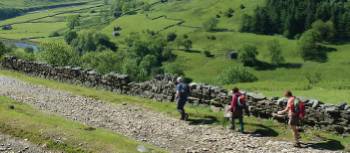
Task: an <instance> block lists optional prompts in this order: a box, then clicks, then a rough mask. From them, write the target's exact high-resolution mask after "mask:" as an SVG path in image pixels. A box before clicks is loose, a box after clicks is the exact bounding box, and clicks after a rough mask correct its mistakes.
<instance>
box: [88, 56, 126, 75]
mask: <svg viewBox="0 0 350 153" xmlns="http://www.w3.org/2000/svg"><path fill="white" fill-rule="evenodd" d="M122 59H123V58H122V57H121V56H120V55H118V54H117V53H115V52H112V51H102V52H89V53H86V54H85V55H83V56H82V57H81V61H82V66H83V67H84V68H91V69H95V70H96V71H97V72H99V73H102V74H106V73H109V72H118V73H121V72H122V68H121V63H122Z"/></svg>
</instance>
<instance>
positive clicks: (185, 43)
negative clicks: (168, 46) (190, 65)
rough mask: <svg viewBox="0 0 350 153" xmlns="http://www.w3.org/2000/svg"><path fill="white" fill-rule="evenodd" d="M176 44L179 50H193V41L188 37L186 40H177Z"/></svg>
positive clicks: (179, 38)
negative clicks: (181, 48)
mask: <svg viewBox="0 0 350 153" xmlns="http://www.w3.org/2000/svg"><path fill="white" fill-rule="evenodd" d="M176 44H177V47H178V48H180V47H183V48H184V49H185V50H186V51H189V50H191V48H192V40H191V39H189V38H188V37H187V36H186V37H184V38H181V37H178V38H176Z"/></svg>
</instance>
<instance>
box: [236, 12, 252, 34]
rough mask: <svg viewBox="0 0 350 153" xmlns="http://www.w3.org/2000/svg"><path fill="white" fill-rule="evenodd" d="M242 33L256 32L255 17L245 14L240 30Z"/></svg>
mask: <svg viewBox="0 0 350 153" xmlns="http://www.w3.org/2000/svg"><path fill="white" fill-rule="evenodd" d="M239 30H240V31H241V32H254V19H253V17H251V16H249V15H247V14H243V16H242V23H241V27H240V29H239Z"/></svg>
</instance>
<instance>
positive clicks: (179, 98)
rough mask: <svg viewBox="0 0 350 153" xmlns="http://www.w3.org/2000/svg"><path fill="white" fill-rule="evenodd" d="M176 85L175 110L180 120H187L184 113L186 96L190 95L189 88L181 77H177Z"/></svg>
mask: <svg viewBox="0 0 350 153" xmlns="http://www.w3.org/2000/svg"><path fill="white" fill-rule="evenodd" d="M176 82H177V85H176V95H175V100H176V102H177V110H178V112H179V113H180V115H181V118H180V120H187V119H188V114H187V113H186V112H185V108H184V107H185V105H186V102H187V100H188V96H189V95H190V88H189V86H188V85H187V84H186V83H185V82H184V80H183V78H182V77H178V78H177V80H176Z"/></svg>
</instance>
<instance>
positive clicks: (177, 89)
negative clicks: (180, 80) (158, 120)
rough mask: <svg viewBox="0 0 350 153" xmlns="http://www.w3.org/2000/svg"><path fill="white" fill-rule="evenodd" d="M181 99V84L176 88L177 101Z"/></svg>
mask: <svg viewBox="0 0 350 153" xmlns="http://www.w3.org/2000/svg"><path fill="white" fill-rule="evenodd" d="M178 98H180V84H178V85H177V86H176V94H175V99H178Z"/></svg>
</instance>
